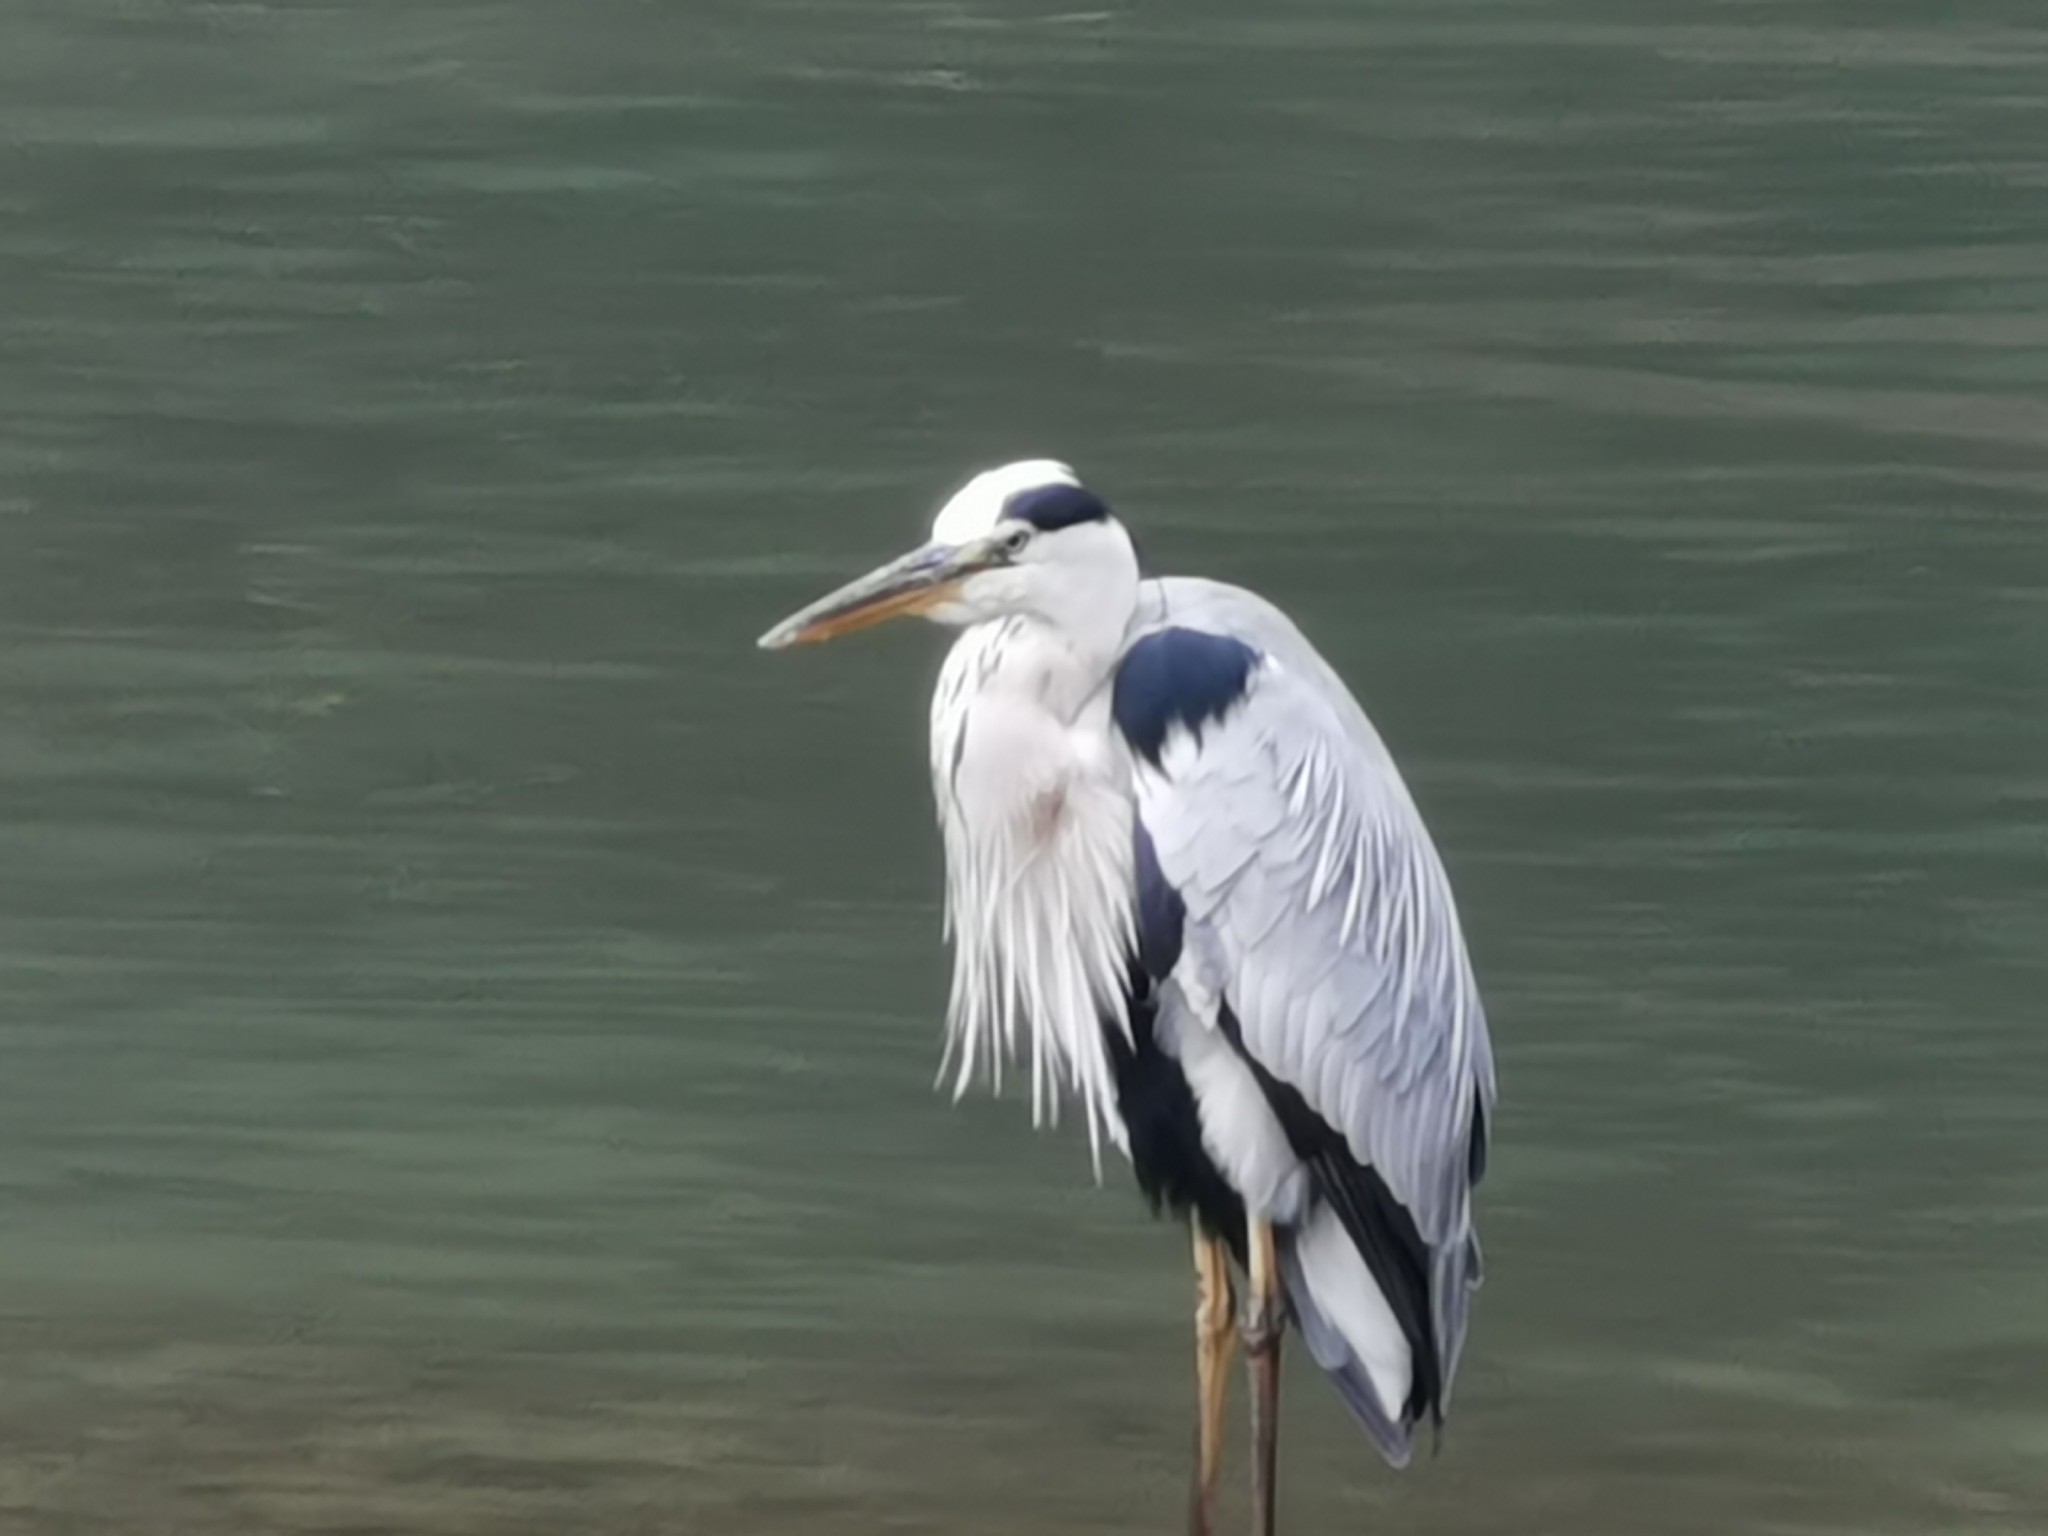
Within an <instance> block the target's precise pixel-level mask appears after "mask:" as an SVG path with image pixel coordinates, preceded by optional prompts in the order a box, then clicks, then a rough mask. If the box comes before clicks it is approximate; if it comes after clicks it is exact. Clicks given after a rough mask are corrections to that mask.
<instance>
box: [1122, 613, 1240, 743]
mask: <svg viewBox="0 0 2048 1536" xmlns="http://www.w3.org/2000/svg"><path fill="white" fill-rule="evenodd" d="M1258 664H1259V653H1258V652H1257V651H1255V650H1253V649H1252V648H1251V647H1250V646H1248V645H1246V644H1245V643H1244V642H1243V641H1242V640H1237V639H1233V638H1232V637H1231V636H1229V635H1212V634H1209V633H1207V632H1205V631H1203V630H1199V629H1162V630H1159V631H1157V632H1155V633H1153V634H1149V635H1146V636H1145V637H1144V638H1142V639H1141V640H1139V641H1138V643H1137V644H1135V645H1133V646H1132V647H1131V648H1130V649H1129V650H1128V651H1126V652H1124V659H1123V661H1122V662H1120V663H1119V664H1118V666H1117V669H1116V685H1115V687H1114V689H1113V690H1112V692H1111V694H1110V714H1111V716H1112V717H1113V718H1114V719H1115V721H1116V726H1117V729H1118V730H1120V731H1122V732H1123V734H1124V740H1126V741H1128V742H1129V743H1130V744H1131V750H1132V751H1134V752H1136V753H1137V754H1138V755H1139V756H1140V757H1142V758H1144V759H1145V761H1146V762H1148V763H1150V764H1152V766H1153V767H1155V768H1156V767H1158V766H1159V754H1160V753H1161V752H1163V751H1164V750H1165V748H1166V733H1167V732H1168V731H1169V730H1171V729H1172V728H1173V727H1174V726H1176V725H1182V726H1186V727H1187V728H1188V729H1189V730H1190V731H1193V732H1195V733H1196V734H1197V735H1199V734H1200V733H1201V729H1202V727H1203V726H1204V725H1205V724H1207V723H1208V722H1209V721H1211V720H1220V719H1222V718H1223V716H1224V715H1225V714H1227V713H1228V712H1229V710H1230V706H1231V705H1233V704H1235V703H1236V702H1237V701H1238V700H1239V699H1241V698H1243V697H1244V691H1245V688H1246V687H1247V686H1248V685H1249V684H1250V682H1251V676H1252V669H1253V668H1254V667H1256V666H1257V665H1258Z"/></svg>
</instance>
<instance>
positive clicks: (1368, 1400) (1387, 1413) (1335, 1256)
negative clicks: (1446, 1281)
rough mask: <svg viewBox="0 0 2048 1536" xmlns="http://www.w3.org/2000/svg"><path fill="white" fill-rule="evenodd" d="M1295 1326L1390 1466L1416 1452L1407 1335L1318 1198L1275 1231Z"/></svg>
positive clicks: (1332, 1213)
mask: <svg viewBox="0 0 2048 1536" xmlns="http://www.w3.org/2000/svg"><path fill="white" fill-rule="evenodd" d="M1275 1236H1276V1238H1277V1239H1278V1253H1279V1259H1280V1277H1281V1280H1282V1282H1283V1283H1284V1284H1285V1286H1286V1288H1287V1300H1288V1303H1289V1305H1290V1306H1291V1307H1292V1308H1293V1312H1294V1321H1295V1325H1296V1326H1297V1327H1298V1328H1299V1329H1300V1330H1301V1337H1302V1342H1303V1343H1304V1344H1306V1345H1307V1346H1308V1352H1309V1354H1310V1356H1311V1357H1313V1358H1314V1360H1315V1362H1316V1364H1317V1365H1319V1366H1321V1367H1322V1368H1323V1372H1324V1374H1325V1375H1327V1376H1328V1377H1329V1378H1330V1380H1331V1381H1332V1382H1333V1383H1334V1384H1335V1385H1336V1388H1337V1392H1338V1395H1339V1396H1341V1397H1342V1398H1343V1399H1344V1402H1345V1405H1346V1406H1347V1407H1349V1408H1350V1410H1351V1412H1352V1415H1353V1416H1354V1417H1355V1418H1356V1419H1357V1420H1358V1422H1359V1423H1360V1424H1361V1425H1363V1426H1364V1428H1365V1432H1366V1434H1368V1435H1369V1436H1371V1437H1372V1442H1373V1444H1374V1445H1375V1446H1376V1447H1377V1448H1378V1449H1379V1453H1380V1454H1381V1455H1382V1456H1384V1457H1385V1458H1386V1459H1387V1461H1388V1463H1389V1464H1390V1465H1392V1466H1396V1467H1405V1466H1407V1465H1408V1460H1409V1457H1410V1455H1411V1454H1412V1453H1413V1451H1414V1443H1415V1441H1414V1435H1415V1422H1416V1415H1415V1414H1414V1412H1413V1411H1412V1396H1411V1393H1410V1390H1409V1389H1410V1384H1411V1382H1412V1380H1413V1376H1414V1366H1413V1361H1412V1359H1411V1355H1410V1350H1409V1346H1408V1339H1407V1336H1406V1334H1405V1333H1404V1332H1403V1331H1402V1328H1401V1324H1400V1322H1399V1320H1398V1319H1397V1318H1396V1317H1395V1315H1394V1309H1393V1308H1392V1307H1391V1306H1389V1305H1388V1304H1387V1298H1386V1297H1385V1296H1384V1295H1383V1294H1382V1293H1381V1291H1380V1287H1379V1283H1378V1282H1377V1281H1376V1280H1374V1278H1373V1274H1372V1271H1371V1270H1370V1269H1369V1268H1368V1267H1367V1266H1366V1262H1365V1259H1364V1257H1363V1255H1361V1254H1360V1253H1359V1251H1358V1248H1357V1245H1356V1244H1354V1243H1353V1242H1352V1240H1351V1236H1350V1234H1349V1233H1348V1232H1346V1231H1345V1229H1344V1223H1343V1221H1342V1220H1341V1219H1340V1218H1339V1217H1338V1215H1337V1213H1336V1211H1335V1210H1333V1209H1332V1208H1331V1207H1330V1206H1328V1205H1326V1204H1323V1203H1322V1202H1320V1201H1319V1202H1317V1204H1316V1205H1315V1207H1314V1208H1313V1209H1312V1210H1311V1212H1310V1214H1309V1218H1308V1220H1307V1221H1305V1222H1303V1223H1302V1224H1301V1225H1299V1226H1296V1227H1292V1228H1289V1229H1286V1230H1283V1231H1281V1232H1278V1233H1276V1234H1275Z"/></svg>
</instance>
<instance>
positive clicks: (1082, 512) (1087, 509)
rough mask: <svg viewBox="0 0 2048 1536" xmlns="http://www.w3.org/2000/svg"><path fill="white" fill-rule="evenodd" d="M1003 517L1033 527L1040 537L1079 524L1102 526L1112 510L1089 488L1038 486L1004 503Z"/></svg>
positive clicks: (1021, 492) (1017, 494) (1019, 493)
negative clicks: (1042, 534) (1100, 524)
mask: <svg viewBox="0 0 2048 1536" xmlns="http://www.w3.org/2000/svg"><path fill="white" fill-rule="evenodd" d="M1003 516H1004V517H1007V518H1011V519H1014V520H1015V521H1017V522H1020V523H1029V524H1030V525H1031V526H1032V527H1034V528H1036V529H1037V530H1038V531H1039V532H1040V533H1051V532H1053V531H1054V530H1056V529H1060V528H1071V527H1073V526H1074V524H1076V523H1099V522H1102V521H1104V520H1105V519H1107V518H1108V516H1109V508H1108V507H1106V506H1104V505H1103V503H1102V498H1101V497H1099V496H1097V495H1096V494H1095V493H1094V492H1093V491H1091V490H1089V489H1087V488H1086V487H1085V486H1079V485H1034V486H1033V487H1032V488H1031V489H1030V490H1028V491H1019V492H1017V493H1016V494H1015V495H1014V496H1012V497H1011V498H1010V499H1009V500H1008V501H1006V502H1004V503H1003Z"/></svg>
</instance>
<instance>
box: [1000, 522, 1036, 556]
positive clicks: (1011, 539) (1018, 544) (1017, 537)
mask: <svg viewBox="0 0 2048 1536" xmlns="http://www.w3.org/2000/svg"><path fill="white" fill-rule="evenodd" d="M1030 542H1031V525H1030V524H1028V523H1019V524H1018V525H1017V526H1016V527H1015V528H1012V529H1011V530H1010V531H1009V532H1008V533H1006V534H1004V535H1003V552H1004V553H1005V554H1010V555H1014V554H1016V553H1018V552H1019V551H1020V550H1022V549H1023V548H1024V546H1025V545H1026V544H1029V543H1030Z"/></svg>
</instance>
